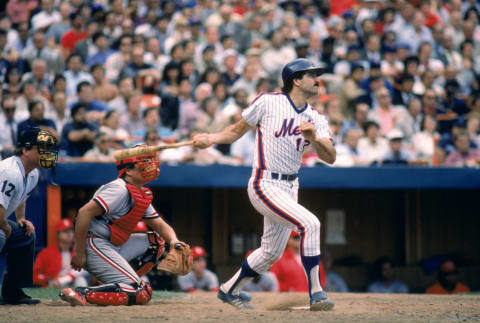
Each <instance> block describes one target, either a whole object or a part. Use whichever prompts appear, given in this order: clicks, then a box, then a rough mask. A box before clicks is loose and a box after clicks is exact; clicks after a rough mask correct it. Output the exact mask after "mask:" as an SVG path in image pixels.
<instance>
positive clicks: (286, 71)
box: [282, 58, 325, 83]
mask: <svg viewBox="0 0 480 323" xmlns="http://www.w3.org/2000/svg"><path fill="white" fill-rule="evenodd" d="M300 72H314V73H315V74H317V76H318V75H322V74H323V73H324V72H325V68H324V67H323V66H315V65H313V63H312V62H310V61H309V60H308V59H306V58H297V59H296V60H293V61H291V62H290V63H288V64H287V65H285V67H284V68H283V70H282V80H283V83H285V82H287V81H288V80H290V79H292V78H293V76H294V75H295V74H296V73H300Z"/></svg>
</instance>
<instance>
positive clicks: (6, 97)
mask: <svg viewBox="0 0 480 323" xmlns="http://www.w3.org/2000/svg"><path fill="white" fill-rule="evenodd" d="M7 100H13V101H15V98H14V97H13V96H11V95H10V94H6V93H4V94H3V95H2V108H3V107H4V106H5V101H7ZM472 102H473V101H472ZM15 107H16V105H15Z"/></svg>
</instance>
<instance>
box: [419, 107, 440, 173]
mask: <svg viewBox="0 0 480 323" xmlns="http://www.w3.org/2000/svg"><path fill="white" fill-rule="evenodd" d="M420 130H421V131H420V132H418V133H415V134H414V135H413V137H412V146H413V147H412V148H413V152H414V154H415V158H417V159H425V160H426V161H427V162H428V164H430V165H431V164H432V163H433V162H434V157H436V148H437V147H436V146H437V142H438V140H439V139H440V135H439V134H438V132H437V120H435V118H434V117H432V116H430V115H425V116H424V117H423V120H422V125H421V127H420Z"/></svg>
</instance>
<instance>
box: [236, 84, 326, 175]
mask: <svg viewBox="0 0 480 323" xmlns="http://www.w3.org/2000/svg"><path fill="white" fill-rule="evenodd" d="M242 116H243V118H244V119H245V121H246V122H247V123H248V124H250V125H252V126H256V127H257V131H256V132H257V134H256V139H255V144H256V149H255V154H254V158H253V165H252V166H253V167H254V168H258V169H265V170H269V171H272V172H278V173H282V174H296V173H298V170H299V169H300V166H301V161H302V155H303V152H304V150H305V148H306V147H308V146H309V145H311V143H310V142H309V141H308V140H306V139H305V138H304V137H303V136H302V134H301V132H300V124H301V123H302V121H308V122H312V123H313V124H314V125H315V129H316V137H317V139H319V138H331V137H330V132H329V126H328V121H327V119H326V118H325V117H324V116H322V115H321V114H319V113H318V112H317V111H315V110H313V109H312V107H311V106H310V105H309V104H308V103H307V104H306V105H305V106H304V107H303V108H302V109H298V108H296V107H295V105H294V104H293V102H292V100H291V99H290V96H288V95H287V94H283V93H261V94H259V95H258V96H257V97H256V98H255V100H253V101H252V103H251V104H250V106H249V107H248V108H247V109H245V110H244V111H243V113H242Z"/></svg>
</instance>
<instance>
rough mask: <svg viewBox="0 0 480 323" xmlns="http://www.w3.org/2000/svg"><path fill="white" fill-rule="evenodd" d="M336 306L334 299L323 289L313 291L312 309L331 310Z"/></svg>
mask: <svg viewBox="0 0 480 323" xmlns="http://www.w3.org/2000/svg"><path fill="white" fill-rule="evenodd" d="M334 306H335V304H334V303H333V301H332V300H331V299H330V298H328V296H327V293H325V292H324V291H323V290H322V291H320V292H316V293H313V294H312V297H311V298H310V311H330V310H331V309H333V307H334Z"/></svg>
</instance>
